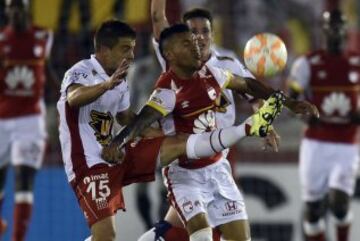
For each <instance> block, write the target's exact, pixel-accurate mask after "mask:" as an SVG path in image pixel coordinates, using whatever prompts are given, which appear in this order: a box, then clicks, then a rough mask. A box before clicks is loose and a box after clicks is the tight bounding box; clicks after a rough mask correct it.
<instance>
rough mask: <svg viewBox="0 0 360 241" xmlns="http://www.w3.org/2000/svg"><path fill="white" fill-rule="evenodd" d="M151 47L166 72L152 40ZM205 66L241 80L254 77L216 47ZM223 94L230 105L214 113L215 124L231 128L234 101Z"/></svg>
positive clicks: (228, 94) (227, 53) (226, 94)
mask: <svg viewBox="0 0 360 241" xmlns="http://www.w3.org/2000/svg"><path fill="white" fill-rule="evenodd" d="M153 46H154V50H155V53H156V56H157V59H158V61H159V63H160V65H161V68H162V70H163V71H166V69H167V66H166V61H165V59H164V58H163V56H162V55H161V53H160V49H159V44H158V42H156V40H155V39H154V38H153ZM205 65H207V66H212V67H217V68H220V69H223V70H226V71H229V72H230V73H232V74H234V75H238V76H240V77H243V78H253V79H255V77H254V76H253V75H252V74H251V72H250V71H249V70H248V69H246V68H245V66H244V65H243V64H242V63H241V62H240V61H239V60H238V59H237V57H236V55H235V53H233V52H232V51H230V50H224V49H220V48H218V47H213V48H212V49H211V56H210V59H209V60H208V61H207V62H206V63H205ZM223 93H224V94H225V96H226V97H227V99H228V100H229V102H230V103H231V104H230V105H228V106H227V107H226V112H224V113H222V112H216V122H217V126H218V127H219V128H222V127H228V126H232V125H234V123H235V111H236V110H235V105H234V103H235V101H234V96H233V93H232V91H231V90H229V89H224V90H223Z"/></svg>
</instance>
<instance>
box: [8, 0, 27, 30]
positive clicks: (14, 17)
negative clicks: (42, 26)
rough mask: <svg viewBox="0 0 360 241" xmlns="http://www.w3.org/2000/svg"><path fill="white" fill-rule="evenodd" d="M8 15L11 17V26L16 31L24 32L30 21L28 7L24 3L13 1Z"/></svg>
mask: <svg viewBox="0 0 360 241" xmlns="http://www.w3.org/2000/svg"><path fill="white" fill-rule="evenodd" d="M6 13H7V15H8V17H9V21H10V24H11V25H13V27H14V28H15V29H16V30H23V29H25V28H26V25H27V21H28V11H27V6H25V5H24V4H23V3H22V1H12V2H11V3H10V5H9V6H8V7H7V9H6Z"/></svg>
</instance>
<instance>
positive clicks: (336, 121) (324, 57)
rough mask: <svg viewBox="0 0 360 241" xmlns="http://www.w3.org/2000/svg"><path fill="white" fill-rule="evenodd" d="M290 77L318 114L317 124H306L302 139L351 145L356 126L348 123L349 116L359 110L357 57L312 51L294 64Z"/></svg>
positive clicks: (354, 136) (359, 61) (358, 64)
mask: <svg viewBox="0 0 360 241" xmlns="http://www.w3.org/2000/svg"><path fill="white" fill-rule="evenodd" d="M291 77H292V79H294V80H296V81H298V83H299V84H300V86H301V87H302V88H303V89H304V93H305V96H306V98H307V99H308V100H309V101H310V102H312V103H313V104H315V105H316V107H317V108H318V109H319V111H320V115H321V118H320V120H321V121H320V122H319V123H314V124H311V123H310V124H309V125H308V127H307V128H306V130H305V136H306V137H308V138H311V139H316V140H322V141H329V142H338V143H354V142H355V141H356V134H357V125H356V124H353V123H351V122H350V114H351V113H352V112H354V111H356V110H357V109H358V108H359V91H360V55H359V54H356V53H350V54H344V55H341V56H340V55H333V54H329V53H327V52H325V51H322V50H320V51H315V52H312V53H310V54H308V55H307V56H305V58H302V59H299V60H298V61H297V63H295V64H294V68H293V70H292V74H291Z"/></svg>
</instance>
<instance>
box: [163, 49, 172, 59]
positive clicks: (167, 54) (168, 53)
mask: <svg viewBox="0 0 360 241" xmlns="http://www.w3.org/2000/svg"><path fill="white" fill-rule="evenodd" d="M164 57H165V59H166V60H167V61H172V60H173V59H174V53H173V52H172V51H171V50H170V49H167V50H165V51H164Z"/></svg>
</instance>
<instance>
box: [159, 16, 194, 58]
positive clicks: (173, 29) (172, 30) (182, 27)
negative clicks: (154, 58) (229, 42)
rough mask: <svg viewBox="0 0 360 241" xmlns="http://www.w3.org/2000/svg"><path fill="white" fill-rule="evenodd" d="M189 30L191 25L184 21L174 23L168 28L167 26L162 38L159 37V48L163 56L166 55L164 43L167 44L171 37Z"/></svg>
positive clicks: (161, 35)
mask: <svg viewBox="0 0 360 241" xmlns="http://www.w3.org/2000/svg"><path fill="white" fill-rule="evenodd" d="M189 31H190V29H189V27H188V26H187V25H186V24H183V23H178V24H174V25H172V26H170V27H168V28H165V29H164V30H163V31H161V33H160V38H159V49H160V53H161V55H162V56H163V57H165V56H164V45H165V44H166V42H167V41H168V40H169V39H171V38H172V37H173V36H174V35H176V34H179V33H186V32H189Z"/></svg>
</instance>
